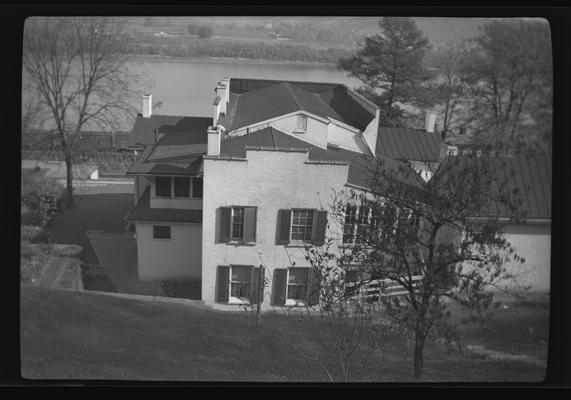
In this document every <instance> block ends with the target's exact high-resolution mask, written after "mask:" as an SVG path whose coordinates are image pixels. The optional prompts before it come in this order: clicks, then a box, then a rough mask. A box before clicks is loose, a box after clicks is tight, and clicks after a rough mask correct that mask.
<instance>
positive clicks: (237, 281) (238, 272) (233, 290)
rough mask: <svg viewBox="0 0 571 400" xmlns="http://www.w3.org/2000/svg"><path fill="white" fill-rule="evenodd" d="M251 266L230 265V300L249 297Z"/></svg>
mask: <svg viewBox="0 0 571 400" xmlns="http://www.w3.org/2000/svg"><path fill="white" fill-rule="evenodd" d="M251 280H252V267H251V266H247V265H231V266H230V300H240V301H243V300H244V299H249V298H250V286H251Z"/></svg>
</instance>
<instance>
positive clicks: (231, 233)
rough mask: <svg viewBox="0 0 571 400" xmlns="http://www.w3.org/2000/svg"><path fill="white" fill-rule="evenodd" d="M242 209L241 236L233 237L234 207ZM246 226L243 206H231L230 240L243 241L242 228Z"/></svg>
mask: <svg viewBox="0 0 571 400" xmlns="http://www.w3.org/2000/svg"><path fill="white" fill-rule="evenodd" d="M238 208H239V209H241V210H242V237H239V238H238V237H234V210H236V209H238ZM245 226H246V210H245V207H238V206H236V207H234V206H232V207H231V211H230V241H232V242H243V241H244V228H245Z"/></svg>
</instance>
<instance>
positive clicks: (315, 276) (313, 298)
mask: <svg viewBox="0 0 571 400" xmlns="http://www.w3.org/2000/svg"><path fill="white" fill-rule="evenodd" d="M320 292H321V271H319V270H317V269H315V268H309V273H308V282H307V305H308V306H310V307H311V306H315V305H317V304H319V295H320Z"/></svg>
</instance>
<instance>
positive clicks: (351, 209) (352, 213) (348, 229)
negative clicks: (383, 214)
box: [343, 204, 371, 244]
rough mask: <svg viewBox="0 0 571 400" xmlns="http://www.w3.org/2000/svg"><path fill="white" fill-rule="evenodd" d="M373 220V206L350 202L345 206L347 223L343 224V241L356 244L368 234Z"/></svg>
mask: <svg viewBox="0 0 571 400" xmlns="http://www.w3.org/2000/svg"><path fill="white" fill-rule="evenodd" d="M370 220H371V208H370V207H366V206H355V205H350V204H348V205H347V206H346V207H345V223H344V225H343V243H344V244H355V243H356V242H357V241H358V240H359V238H363V236H364V235H366V232H367V229H368V227H369V224H370V222H371V221H370Z"/></svg>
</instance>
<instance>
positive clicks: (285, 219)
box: [277, 210, 291, 244]
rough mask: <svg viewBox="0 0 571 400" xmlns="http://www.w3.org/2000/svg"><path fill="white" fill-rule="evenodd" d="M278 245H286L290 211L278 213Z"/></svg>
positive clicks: (288, 235) (288, 233)
mask: <svg viewBox="0 0 571 400" xmlns="http://www.w3.org/2000/svg"><path fill="white" fill-rule="evenodd" d="M277 225H278V235H277V236H278V237H277V243H278V244H288V243H289V237H290V225H291V210H279V211H278V224H277Z"/></svg>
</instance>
